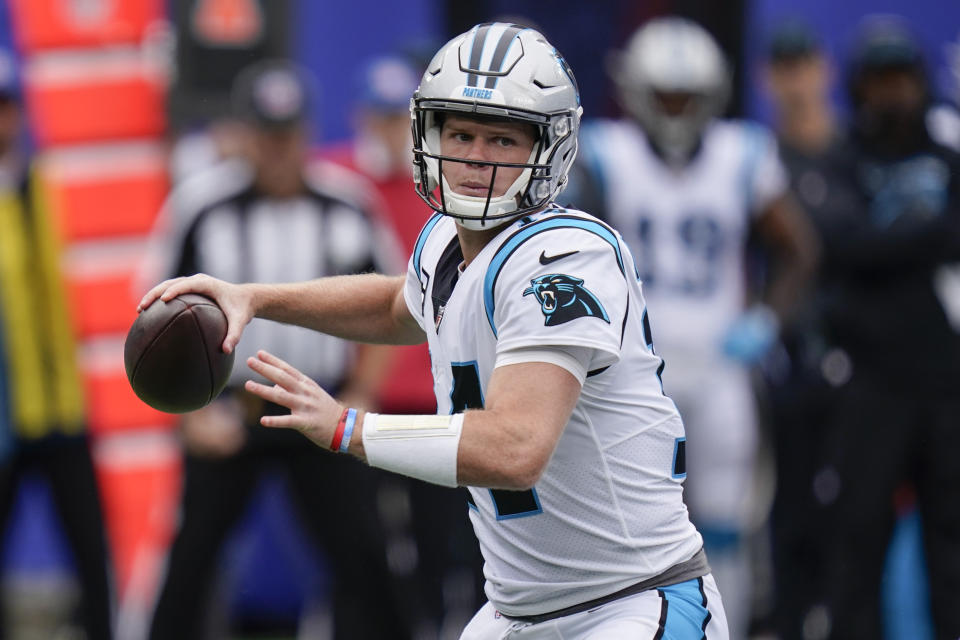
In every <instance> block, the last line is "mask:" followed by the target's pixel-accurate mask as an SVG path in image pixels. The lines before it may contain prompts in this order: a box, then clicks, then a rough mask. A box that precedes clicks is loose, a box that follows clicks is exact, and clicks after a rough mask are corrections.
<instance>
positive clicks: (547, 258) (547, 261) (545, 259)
mask: <svg viewBox="0 0 960 640" xmlns="http://www.w3.org/2000/svg"><path fill="white" fill-rule="evenodd" d="M575 253H580V250H579V249H577V250H576V251H567V252H566V253H558V254H557V255H555V256H548V255H547V252H546V251H541V252H540V264H550V263H551V262H556V261H557V260H560V259H562V258H566V257H567V256H572V255H573V254H575Z"/></svg>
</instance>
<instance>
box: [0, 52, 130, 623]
mask: <svg viewBox="0 0 960 640" xmlns="http://www.w3.org/2000/svg"><path fill="white" fill-rule="evenodd" d="M14 71H15V70H14V67H13V63H12V60H11V59H10V57H9V55H7V54H5V53H4V55H3V56H2V57H0V399H2V400H3V402H0V523H2V524H3V525H6V524H7V519H8V517H9V515H10V510H11V507H12V506H13V501H14V498H15V497H16V490H17V487H18V484H19V481H20V479H21V478H22V476H23V475H24V473H25V472H28V471H31V472H39V473H40V474H42V475H43V476H44V477H45V478H46V479H47V481H48V482H49V484H50V488H51V490H52V495H53V497H54V500H55V503H56V507H57V512H58V513H59V515H60V518H61V521H62V524H63V527H64V531H65V533H66V537H67V540H68V542H69V546H70V550H71V551H72V553H73V559H74V562H75V566H76V568H77V573H78V575H79V579H80V583H81V588H82V594H81V602H80V610H79V618H80V623H81V625H82V627H83V629H84V631H85V633H86V636H87V637H88V638H110V637H111V635H112V631H111V619H110V611H111V593H110V586H109V585H110V579H109V573H110V571H109V561H108V555H107V547H106V540H105V538H104V530H103V522H102V516H101V506H100V496H99V493H98V488H97V483H96V477H95V475H94V469H93V463H92V460H91V456H90V448H89V441H88V438H87V433H86V428H85V424H84V406H83V401H84V399H83V393H82V387H81V383H80V375H79V372H78V367H77V352H76V345H75V343H74V340H73V334H72V332H73V329H72V327H71V326H70V323H69V312H68V309H67V303H66V299H65V292H64V284H63V281H62V274H61V271H60V264H61V255H60V246H59V244H58V238H57V235H56V233H55V231H54V229H53V222H54V221H53V218H52V215H51V211H50V208H49V206H48V204H47V202H46V200H45V193H44V187H43V185H42V183H41V182H40V180H39V178H38V176H37V175H36V174H35V173H34V172H32V171H31V169H30V161H29V158H28V157H26V155H25V153H24V150H23V148H22V145H21V144H20V140H21V128H20V127H21V118H22V112H21V107H20V96H19V94H18V91H17V88H16V79H15V73H14ZM4 528H5V527H4ZM0 611H2V608H0ZM9 633H10V629H9V628H8V626H7V625H4V624H3V623H2V622H0V637H9V635H8V634H9Z"/></svg>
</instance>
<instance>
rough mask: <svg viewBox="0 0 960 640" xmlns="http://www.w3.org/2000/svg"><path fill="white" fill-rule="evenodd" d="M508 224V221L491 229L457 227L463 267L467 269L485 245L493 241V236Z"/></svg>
mask: <svg viewBox="0 0 960 640" xmlns="http://www.w3.org/2000/svg"><path fill="white" fill-rule="evenodd" d="M508 224H510V221H508V222H505V223H503V224H501V225H498V226H496V227H493V228H491V229H483V230H479V231H477V230H474V229H464V228H463V227H462V226H460V225H459V224H458V225H457V238H458V239H459V240H460V251H461V252H462V253H463V267H464V269H465V268H467V267H468V266H469V265H470V263H471V262H473V259H474V258H476V257H477V254H479V253H480V252H481V251H483V248H484V247H485V246H487V243H488V242H490V241H491V240H493V238H494V236H496V235H497V234H498V233H500V232H501V231H502V230H503V227H504V226H506V225H508Z"/></svg>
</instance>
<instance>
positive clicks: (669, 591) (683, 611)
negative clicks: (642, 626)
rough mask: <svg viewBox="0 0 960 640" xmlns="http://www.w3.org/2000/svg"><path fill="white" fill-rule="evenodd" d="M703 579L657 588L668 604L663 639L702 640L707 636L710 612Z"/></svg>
mask: <svg viewBox="0 0 960 640" xmlns="http://www.w3.org/2000/svg"><path fill="white" fill-rule="evenodd" d="M702 581H703V579H702V578H694V579H693V580H687V581H686V582H681V583H679V584H674V585H670V586H669V587H663V588H662V589H657V591H658V592H659V593H660V597H661V598H663V599H664V600H665V601H666V604H667V616H666V622H665V624H664V626H663V635H662V638H663V640H701V638H704V637H705V636H704V629H706V628H707V623H708V622H710V612H709V611H708V610H707V598H706V596H705V595H704V592H703V583H702Z"/></svg>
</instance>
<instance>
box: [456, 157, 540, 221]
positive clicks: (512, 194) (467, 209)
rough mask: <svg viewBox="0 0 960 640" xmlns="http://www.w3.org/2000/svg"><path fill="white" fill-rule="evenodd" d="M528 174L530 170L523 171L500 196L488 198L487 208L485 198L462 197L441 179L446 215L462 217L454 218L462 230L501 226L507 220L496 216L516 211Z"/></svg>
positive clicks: (528, 177)
mask: <svg viewBox="0 0 960 640" xmlns="http://www.w3.org/2000/svg"><path fill="white" fill-rule="evenodd" d="M530 173H531V169H524V170H523V172H522V173H521V174H520V175H519V176H517V179H516V180H514V181H513V184H511V185H510V187H509V188H508V189H507V191H506V192H505V193H504V194H503V195H502V196H500V197H497V198H490V205H489V206H487V197H486V196H464V195H460V194H459V193H454V191H453V189H451V188H450V184H449V183H447V179H446V177H443V178H442V180H443V184H442V185H441V187H440V188H441V189H443V198H444V202H445V204H446V210H447V213H450V214H452V215H454V216H463V217H456V218H455V220H456V221H457V224H459V225H460V226H461V227H463V228H464V229H471V230H473V231H481V230H483V229H489V228H491V227H496V226H498V225H501V224H503V223H504V222H506V221H507V218H503V217H497V216H504V215H508V214H509V213H510V212H512V211H516V210H517V209H518V206H517V193H519V192H520V188H521V186H523V185H525V184H526V183H527V181H528V180H529V179H530ZM485 208H486V210H487V217H486V218H484V216H483V210H484V209H485ZM490 218H493V219H492V220H491V219H490Z"/></svg>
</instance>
